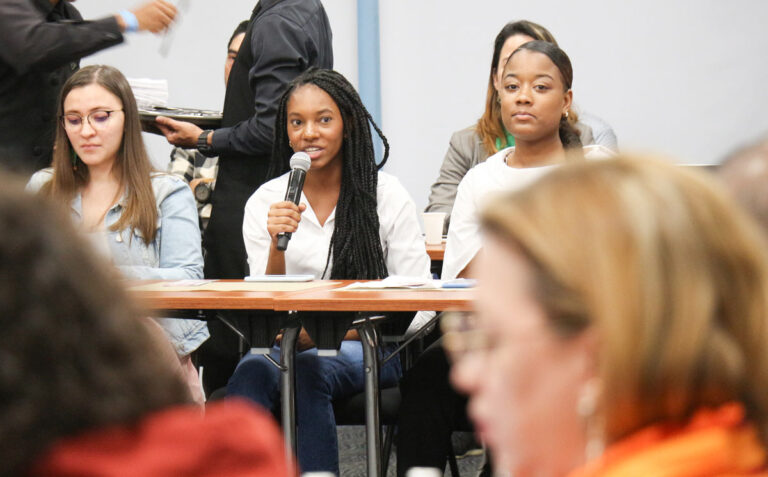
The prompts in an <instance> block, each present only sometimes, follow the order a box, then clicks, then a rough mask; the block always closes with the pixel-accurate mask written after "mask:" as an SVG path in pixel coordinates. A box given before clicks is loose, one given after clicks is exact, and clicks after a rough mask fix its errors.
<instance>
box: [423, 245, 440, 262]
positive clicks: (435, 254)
mask: <svg viewBox="0 0 768 477" xmlns="http://www.w3.org/2000/svg"><path fill="white" fill-rule="evenodd" d="M426 247H427V254H428V255H429V259H430V260H432V261H433V262H442V261H443V256H444V255H445V242H444V241H443V242H442V243H440V244H437V245H429V244H427V246H426Z"/></svg>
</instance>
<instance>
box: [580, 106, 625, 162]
mask: <svg viewBox="0 0 768 477" xmlns="http://www.w3.org/2000/svg"><path fill="white" fill-rule="evenodd" d="M579 123H580V124H584V125H586V126H588V127H589V128H591V129H592V141H593V142H592V143H593V144H597V145H600V146H604V147H607V148H608V149H610V150H611V151H613V152H614V153H616V152H619V141H618V139H617V138H616V133H615V132H613V128H611V125H610V124H608V123H607V122H605V121H603V120H602V119H600V118H599V117H597V116H595V115H594V114H590V113H584V112H582V113H581V114H579ZM584 145H585V146H587V145H588V144H586V143H585V144H584Z"/></svg>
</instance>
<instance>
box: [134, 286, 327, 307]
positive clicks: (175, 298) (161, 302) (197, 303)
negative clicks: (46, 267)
mask: <svg viewBox="0 0 768 477" xmlns="http://www.w3.org/2000/svg"><path fill="white" fill-rule="evenodd" d="M160 282H162V280H144V281H135V282H131V283H130V285H129V286H135V285H141V284H151V283H160ZM217 282H225V283H226V282H229V283H242V282H243V280H217ZM332 283H334V284H332ZM337 286H339V285H338V283H336V282H331V281H328V284H327V285H325V287H326V288H332V287H337ZM129 293H130V294H131V295H132V296H133V297H134V298H136V299H137V300H139V303H140V304H142V305H144V307H145V308H148V309H151V310H273V309H274V300H275V299H276V298H277V297H281V296H284V295H288V294H292V293H300V292H296V291H208V290H195V291H136V290H130V289H129Z"/></svg>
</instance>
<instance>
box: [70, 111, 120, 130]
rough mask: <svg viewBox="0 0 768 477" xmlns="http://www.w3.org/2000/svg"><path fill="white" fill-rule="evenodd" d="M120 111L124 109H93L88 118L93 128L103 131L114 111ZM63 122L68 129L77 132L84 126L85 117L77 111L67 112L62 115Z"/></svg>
mask: <svg viewBox="0 0 768 477" xmlns="http://www.w3.org/2000/svg"><path fill="white" fill-rule="evenodd" d="M119 111H122V109H112V110H109V109H99V110H96V111H92V112H91V113H90V114H89V115H88V116H86V119H87V120H88V124H90V125H91V127H92V128H93V129H95V130H97V131H102V130H104V128H106V127H107V123H109V118H110V117H111V116H112V113H116V112H119ZM61 123H62V124H63V125H64V129H66V130H67V131H72V132H76V131H79V130H80V129H82V127H83V117H82V116H80V115H79V114H77V113H67V114H65V115H64V116H62V117H61Z"/></svg>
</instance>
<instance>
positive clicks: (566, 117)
mask: <svg viewBox="0 0 768 477" xmlns="http://www.w3.org/2000/svg"><path fill="white" fill-rule="evenodd" d="M569 113H570V111H566V112H565V119H568V115H569Z"/></svg>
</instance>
